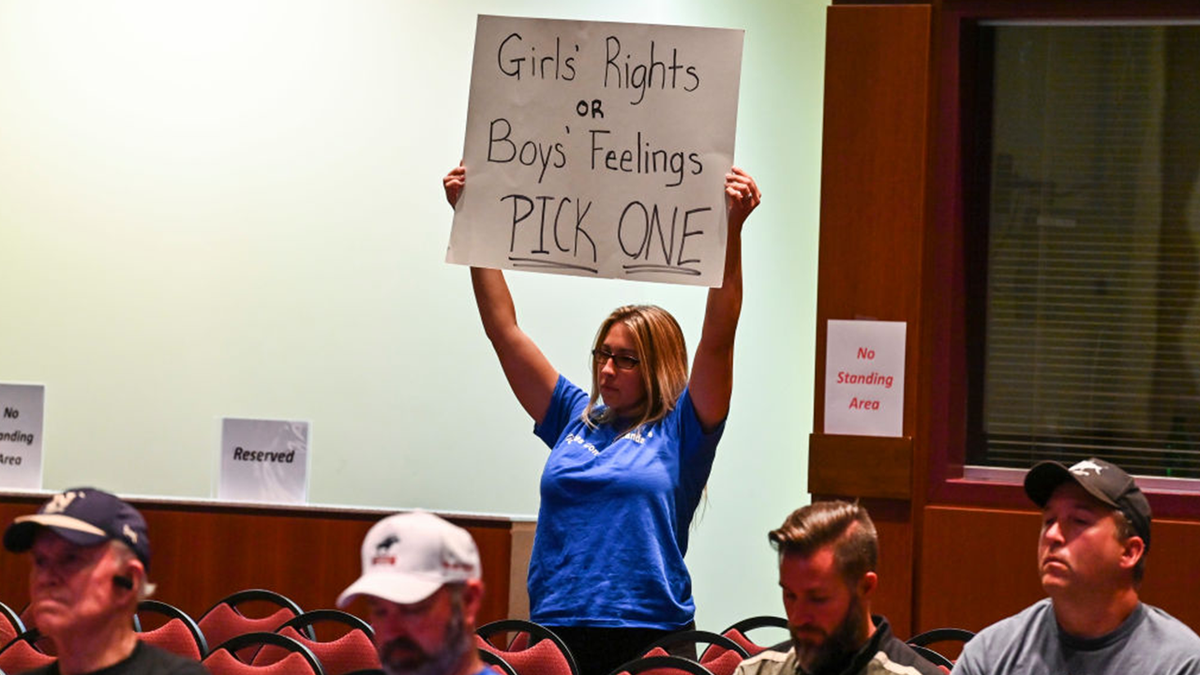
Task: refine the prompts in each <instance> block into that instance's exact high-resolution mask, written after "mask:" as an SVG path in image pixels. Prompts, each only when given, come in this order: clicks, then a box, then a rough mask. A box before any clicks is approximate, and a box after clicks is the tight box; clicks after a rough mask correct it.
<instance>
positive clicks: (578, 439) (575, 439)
mask: <svg viewBox="0 0 1200 675" xmlns="http://www.w3.org/2000/svg"><path fill="white" fill-rule="evenodd" d="M567 442H568V443H575V444H578V445H582V446H583V447H584V449H585V450H587V451H588V452H590V453H592V454H593V455H596V456H599V455H600V451H599V450H597V449H596V446H594V445H592V444H591V443H588V442H587V441H585V440H583V436H577V435H575V434H567Z"/></svg>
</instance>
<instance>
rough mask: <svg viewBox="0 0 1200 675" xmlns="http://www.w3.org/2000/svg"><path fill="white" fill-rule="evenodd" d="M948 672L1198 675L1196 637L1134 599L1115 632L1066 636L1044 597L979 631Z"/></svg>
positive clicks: (1199, 653) (982, 674)
mask: <svg viewBox="0 0 1200 675" xmlns="http://www.w3.org/2000/svg"><path fill="white" fill-rule="evenodd" d="M953 673H954V675H1018V674H1019V675H1130V674H1131V673H1138V674H1139V675H1143V674H1144V675H1200V637H1197V636H1196V634H1195V633H1194V632H1192V630H1191V629H1190V628H1188V627H1187V626H1185V625H1184V624H1183V623H1182V622H1180V621H1179V620H1178V619H1176V618H1174V617H1172V616H1171V615H1170V614H1167V613H1166V612H1164V611H1162V610H1161V609H1158V608H1157V607H1151V606H1150V605H1147V604H1145V603H1139V604H1138V606H1137V608H1136V609H1134V610H1133V613H1132V614H1130V615H1129V618H1127V619H1125V621H1124V623H1122V624H1121V625H1120V626H1119V627H1118V628H1117V629H1116V630H1114V631H1113V632H1111V633H1109V634H1108V635H1104V636H1102V637H1098V638H1094V639H1089V640H1085V639H1082V638H1077V637H1074V636H1072V635H1068V634H1067V633H1065V632H1064V631H1063V630H1062V629H1061V628H1059V626H1058V621H1057V620H1056V619H1055V618H1054V607H1053V605H1051V602H1050V599H1049V598H1047V599H1045V600H1041V601H1039V602H1037V603H1035V604H1033V605H1031V606H1030V607H1028V608H1026V609H1025V610H1023V611H1022V612H1021V613H1019V614H1015V615H1013V616H1010V617H1008V618H1007V619H1004V620H1003V621H1000V622H998V623H995V624H993V625H991V626H988V627H987V628H985V629H983V630H982V631H980V633H979V634H978V635H976V636H975V637H974V638H972V639H971V641H970V642H968V643H967V644H966V646H965V647H964V648H963V652H962V655H961V656H960V657H959V658H958V661H957V662H956V663H955V664H954V670H953Z"/></svg>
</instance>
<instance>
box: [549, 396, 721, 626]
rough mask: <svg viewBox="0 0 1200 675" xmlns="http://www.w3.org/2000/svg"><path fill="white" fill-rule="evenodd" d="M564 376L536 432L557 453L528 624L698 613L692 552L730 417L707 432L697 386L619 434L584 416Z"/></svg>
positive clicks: (605, 622)
mask: <svg viewBox="0 0 1200 675" xmlns="http://www.w3.org/2000/svg"><path fill="white" fill-rule="evenodd" d="M587 403H588V394H587V392H585V391H583V390H582V389H580V388H579V387H577V386H575V385H574V384H571V383H570V382H569V381H567V379H566V378H564V377H562V376H561V375H560V376H559V378H558V383H557V384H556V385H555V387H554V396H553V398H552V399H551V402H550V409H549V410H548V411H547V412H546V418H545V419H544V420H542V423H541V424H539V425H537V426H536V427H535V429H534V431H535V432H536V433H537V435H538V437H539V438H541V439H542V440H543V441H545V443H546V445H548V446H550V448H551V450H550V457H549V458H548V459H547V460H546V466H545V468H544V469H543V470H542V483H541V495H542V503H541V508H540V510H539V512H538V523H537V532H536V534H535V535H534V542H533V553H532V556H531V559H530V561H529V600H530V604H531V612H530V614H531V616H530V618H531V619H532V620H533V621H535V622H537V623H541V624H544V625H549V626H592V627H603V628H659V629H665V630H673V629H677V628H680V627H682V626H684V625H686V624H687V623H688V622H690V621H691V620H692V617H693V615H694V614H695V611H696V606H695V603H694V602H693V601H692V580H691V576H690V575H689V574H688V571H687V567H686V566H685V565H684V564H683V555H684V553H686V552H687V544H688V527H689V526H690V525H691V522H692V515H693V514H694V513H695V511H696V507H697V506H698V505H699V503H700V497H701V495H702V493H703V491H704V485H705V484H706V483H707V482H708V474H709V471H711V469H712V463H713V457H714V456H715V454H716V449H717V442H718V441H719V440H720V438H721V432H722V430H723V429H724V422H722V423H721V424H720V425H718V426H717V428H716V429H715V430H713V431H712V432H710V433H708V434H705V433H704V432H703V430H701V428H700V420H699V419H697V417H696V409H695V408H694V407H693V405H692V398H691V396H690V395H689V394H688V392H687V391H684V393H683V395H682V396H680V397H679V401H678V402H677V404H676V405H675V409H674V410H672V411H671V412H670V413H669V414H668V415H667V416H666V417H664V418H663V419H661V420H659V421H658V422H655V423H653V424H650V425H645V426H643V427H640V428H638V429H636V430H634V431H632V432H629V433H626V434H623V435H622V436H620V437H618V436H617V430H616V429H614V428H612V427H611V426H609V425H602V426H600V427H599V428H596V429H591V428H589V427H588V426H587V425H586V424H584V423H583V420H582V418H581V415H582V414H583V410H584V408H585V407H586V406H587Z"/></svg>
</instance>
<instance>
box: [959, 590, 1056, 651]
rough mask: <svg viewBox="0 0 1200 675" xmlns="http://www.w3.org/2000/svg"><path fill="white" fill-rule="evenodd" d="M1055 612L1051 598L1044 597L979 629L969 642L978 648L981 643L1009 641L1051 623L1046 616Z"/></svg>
mask: <svg viewBox="0 0 1200 675" xmlns="http://www.w3.org/2000/svg"><path fill="white" fill-rule="evenodd" d="M1053 613H1054V606H1053V605H1052V604H1050V598H1042V599H1041V600H1038V601H1037V602H1035V603H1033V604H1032V605H1030V606H1028V607H1026V608H1025V609H1023V610H1021V611H1019V612H1017V613H1016V614H1013V615H1012V616H1007V617H1004V618H1003V619H1000V620H999V621H997V622H996V623H994V624H992V625H990V626H988V627H987V628H984V629H983V630H981V631H979V633H978V634H976V635H975V637H973V638H971V640H970V641H969V642H968V643H967V644H968V645H975V646H976V648H978V647H979V646H980V645H986V644H992V643H995V642H996V641H1000V642H1007V641H1008V640H1009V639H1010V638H1012V637H1013V636H1015V635H1021V634H1024V633H1027V632H1028V631H1030V630H1039V629H1040V628H1042V627H1044V626H1047V625H1050V624H1047V623H1046V617H1047V615H1048V614H1050V615H1052V614H1053ZM964 648H965V647H964Z"/></svg>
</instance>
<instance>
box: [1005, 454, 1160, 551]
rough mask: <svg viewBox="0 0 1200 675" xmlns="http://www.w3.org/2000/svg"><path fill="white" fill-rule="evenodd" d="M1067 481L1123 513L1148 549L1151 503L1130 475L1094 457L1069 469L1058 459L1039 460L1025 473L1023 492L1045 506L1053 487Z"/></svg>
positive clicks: (1052, 492) (1114, 465) (1035, 502)
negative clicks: (1054, 460) (1055, 460)
mask: <svg viewBox="0 0 1200 675" xmlns="http://www.w3.org/2000/svg"><path fill="white" fill-rule="evenodd" d="M1067 481H1074V482H1075V483H1078V484H1079V487H1081V488H1083V489H1084V490H1085V491H1086V492H1087V493H1088V494H1090V495H1091V496H1093V497H1095V498H1096V499H1098V500H1100V501H1101V502H1103V503H1104V504H1106V505H1108V506H1111V507H1112V508H1114V509H1116V510H1118V511H1120V512H1121V513H1122V514H1124V515H1125V518H1127V519H1128V520H1129V523H1130V524H1131V525H1133V531H1134V532H1137V535H1138V536H1139V537H1141V538H1142V541H1143V542H1145V544H1146V550H1147V551H1149V550H1150V502H1148V501H1147V500H1146V495H1145V494H1143V493H1142V490H1141V488H1139V487H1138V485H1137V483H1135V482H1134V480H1133V476H1130V475H1129V474H1127V473H1125V471H1124V470H1122V469H1121V467H1119V466H1117V465H1116V464H1113V463H1111V462H1106V461H1104V460H1102V459H1097V458H1095V457H1092V458H1090V459H1085V460H1083V461H1082V462H1077V463H1075V464H1074V465H1072V466H1071V467H1070V468H1068V467H1066V466H1065V465H1063V464H1060V463H1058V462H1051V461H1046V462H1038V463H1037V464H1036V465H1034V467H1033V468H1032V469H1030V470H1029V473H1027V474H1025V494H1027V495H1029V498H1030V499H1032V500H1033V503H1034V504H1037V505H1038V506H1041V507H1045V506H1046V502H1048V501H1050V495H1052V494H1054V490H1055V489H1057V488H1058V486H1059V485H1062V484H1063V483H1065V482H1067Z"/></svg>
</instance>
